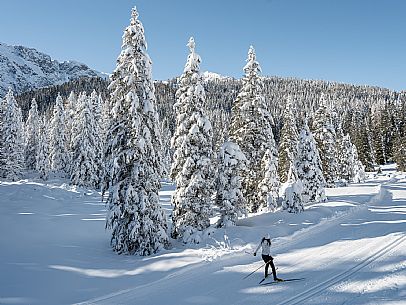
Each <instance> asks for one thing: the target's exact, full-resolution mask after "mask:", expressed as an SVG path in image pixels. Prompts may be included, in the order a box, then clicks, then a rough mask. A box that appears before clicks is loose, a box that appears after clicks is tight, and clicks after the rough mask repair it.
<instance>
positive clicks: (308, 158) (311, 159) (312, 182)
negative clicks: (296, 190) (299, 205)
mask: <svg viewBox="0 0 406 305" xmlns="http://www.w3.org/2000/svg"><path fill="white" fill-rule="evenodd" d="M296 167H297V173H298V178H299V179H300V180H301V181H302V184H303V192H302V197H303V202H304V203H308V202H322V201H326V200H327V198H326V195H325V191H324V188H325V186H326V180H325V179H324V176H323V171H322V167H321V161H320V156H319V151H318V149H317V145H316V141H315V140H314V137H313V134H312V133H311V132H310V129H309V126H308V125H307V122H306V121H305V122H304V126H303V129H302V130H301V132H300V136H299V144H298V155H297V159H296Z"/></svg>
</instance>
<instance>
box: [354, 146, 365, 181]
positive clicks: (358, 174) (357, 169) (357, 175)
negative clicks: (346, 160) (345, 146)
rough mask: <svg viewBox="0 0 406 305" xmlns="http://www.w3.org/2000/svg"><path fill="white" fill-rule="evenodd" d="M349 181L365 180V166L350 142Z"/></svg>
mask: <svg viewBox="0 0 406 305" xmlns="http://www.w3.org/2000/svg"><path fill="white" fill-rule="evenodd" d="M350 160H351V165H350V169H351V181H352V182H355V183H361V182H365V166H364V165H363V164H362V162H361V161H360V160H359V158H358V151H357V147H356V146H355V145H354V144H352V150H351V158H350Z"/></svg>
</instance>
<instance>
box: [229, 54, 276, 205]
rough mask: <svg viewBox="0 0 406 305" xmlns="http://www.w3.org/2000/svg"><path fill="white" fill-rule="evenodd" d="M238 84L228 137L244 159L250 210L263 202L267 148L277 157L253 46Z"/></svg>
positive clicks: (246, 190) (245, 190) (244, 191)
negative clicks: (235, 144)
mask: <svg viewBox="0 0 406 305" xmlns="http://www.w3.org/2000/svg"><path fill="white" fill-rule="evenodd" d="M244 72H245V76H244V77H243V79H242V87H241V89H240V92H239V93H238V96H237V98H236V100H235V101H234V103H233V106H232V120H231V126H230V139H231V141H233V142H234V143H237V144H238V145H239V146H240V148H241V150H242V152H243V153H244V155H245V156H246V158H247V160H249V162H250V163H249V165H248V170H247V172H246V173H244V174H243V194H244V197H245V199H246V200H247V204H248V207H249V210H250V212H256V211H258V209H259V208H260V207H261V206H263V205H266V204H267V203H266V202H265V203H262V202H261V198H260V197H259V196H260V195H259V194H260V189H259V185H260V182H261V181H262V180H263V179H264V171H265V169H264V168H262V167H261V166H262V159H263V157H264V154H265V152H266V151H267V150H268V149H269V150H270V152H271V153H272V154H273V156H274V157H275V158H277V149H276V147H275V140H274V137H273V132H272V128H271V123H272V117H271V114H270V113H269V111H268V109H267V106H266V100H265V96H264V93H263V82H262V79H261V77H260V75H259V73H260V72H261V67H260V65H259V63H258V62H257V60H256V54H255V50H254V48H253V47H252V46H251V47H250V49H249V51H248V58H247V64H246V65H245V66H244Z"/></svg>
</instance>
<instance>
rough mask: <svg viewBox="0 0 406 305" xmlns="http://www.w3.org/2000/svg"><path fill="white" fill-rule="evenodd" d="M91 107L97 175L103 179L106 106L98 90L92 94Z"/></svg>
mask: <svg viewBox="0 0 406 305" xmlns="http://www.w3.org/2000/svg"><path fill="white" fill-rule="evenodd" d="M89 99H90V106H91V108H90V109H91V111H92V112H93V117H94V130H93V134H94V137H95V145H94V151H95V155H96V160H95V165H96V170H97V175H98V176H99V177H102V175H103V172H104V170H103V166H104V165H103V162H102V158H103V151H104V136H103V122H102V120H103V113H102V106H103V104H104V102H103V99H102V97H101V95H100V94H97V92H96V90H93V92H92V93H91V94H90V97H89Z"/></svg>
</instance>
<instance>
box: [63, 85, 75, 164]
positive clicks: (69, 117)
mask: <svg viewBox="0 0 406 305" xmlns="http://www.w3.org/2000/svg"><path fill="white" fill-rule="evenodd" d="M77 103H78V97H77V96H76V94H75V93H74V92H73V91H71V93H70V94H69V97H68V100H67V101H66V107H65V122H66V123H65V135H66V149H67V152H68V163H69V165H70V164H71V162H72V150H73V149H72V146H73V138H74V137H75V135H74V134H73V133H74V130H73V125H74V122H75V120H76V118H77V116H78V114H77V109H76V107H77V106H76V105H77Z"/></svg>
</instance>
